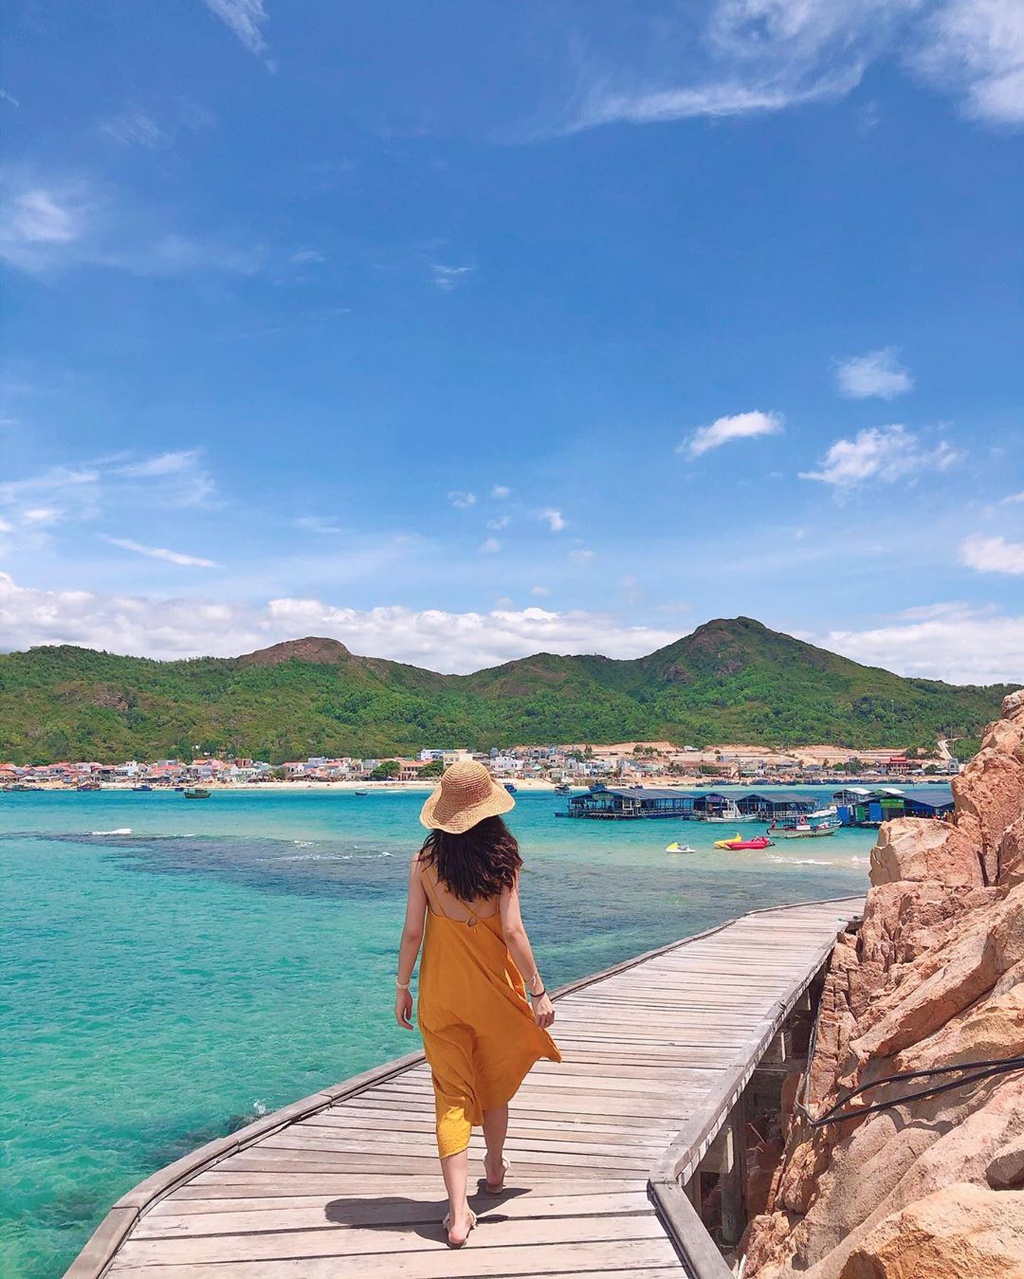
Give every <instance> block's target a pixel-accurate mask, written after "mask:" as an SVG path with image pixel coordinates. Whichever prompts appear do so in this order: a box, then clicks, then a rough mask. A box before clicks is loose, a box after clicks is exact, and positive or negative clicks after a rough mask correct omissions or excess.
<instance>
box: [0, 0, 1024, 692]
mask: <svg viewBox="0 0 1024 1279" xmlns="http://www.w3.org/2000/svg"><path fill="white" fill-rule="evenodd" d="M6 45H7V47H6V53H5V63H4V67H3V75H2V79H0V85H2V91H0V110H2V111H3V113H4V117H5V125H6V134H7V147H6V152H5V159H4V165H3V170H2V174H0V197H2V210H0V257H2V259H3V275H4V281H3V284H4V291H5V299H6V301H5V309H4V318H3V328H2V333H0V336H2V351H3V375H2V386H0V389H2V393H3V402H2V408H0V413H2V416H0V647H4V648H9V649H10V648H23V647H26V646H28V645H29V644H34V643H54V642H65V641H66V642H75V643H82V644H87V645H91V646H94V647H104V648H108V649H111V650H113V651H117V652H131V653H139V654H149V655H153V656H161V657H169V656H180V655H186V654H196V653H217V654H225V655H226V654H233V653H238V652H243V651H246V650H249V649H252V648H256V647H260V646H262V645H264V644H266V643H271V642H275V641H277V640H279V639H284V638H289V637H296V636H299V635H305V634H327V635H334V636H336V637H337V638H339V639H341V640H343V641H344V642H345V643H347V644H348V645H349V647H350V648H352V649H353V650H354V651H356V652H363V653H370V654H374V655H380V656H387V657H394V658H399V659H402V660H407V661H412V662H416V663H418V664H422V665H427V666H431V667H433V668H435V669H443V670H470V669H474V668H476V667H479V666H482V665H489V664H494V663H497V662H499V661H503V660H507V659H509V658H511V657H514V656H519V655H523V654H525V653H529V652H535V651H538V650H540V649H546V650H550V651H557V652H594V651H598V652H604V653H608V654H610V655H613V656H632V655H637V654H640V653H643V652H647V651H650V650H651V649H653V648H655V647H657V646H658V645H660V644H663V643H667V642H669V641H670V640H672V639H674V638H677V637H678V636H679V635H682V634H685V633H687V632H688V631H690V630H692V629H693V627H694V626H696V625H699V624H700V623H701V622H703V621H706V620H708V619H709V618H712V617H717V616H734V615H737V614H745V615H747V616H753V617H757V618H759V619H760V620H762V621H764V622H765V623H766V624H768V625H770V626H772V627H775V628H777V629H780V630H784V631H787V632H789V633H792V634H797V635H800V636H802V637H804V638H807V639H810V640H813V641H814V642H817V643H821V644H823V645H825V646H826V647H829V648H832V649H835V650H837V651H840V652H843V653H847V654H848V655H850V656H852V657H854V658H857V659H858V660H862V661H866V662H870V663H872V664H879V665H884V666H886V667H888V668H890V669H893V670H896V671H899V672H901V673H904V674H915V675H929V676H937V677H943V678H948V679H953V680H957V681H971V682H988V681H992V680H997V679H1020V678H1022V677H1024V607H1022V603H1024V589H1022V588H1024V457H1022V449H1024V431H1022V425H1024V423H1022V407H1021V406H1022V404H1024V358H1022V355H1024V352H1022V342H1021V337H1022V324H1021V321H1022V310H1024V308H1022V299H1024V263H1022V243H1024V240H1022V235H1021V231H1022V227H1024V217H1022V214H1024V198H1022V197H1024V167H1022V163H1021V161H1022V141H1024V10H1022V9H1021V7H1020V5H1019V3H1018V2H1017V0H801V2H800V3H799V4H794V3H792V2H791V0H712V2H711V3H696V2H692V3H691V2H689V0H687V2H679V3H669V2H667V0H662V2H659V3H655V2H654V0H639V2H638V0H632V2H631V3H629V4H626V3H621V2H616V3H612V2H611V0H578V2H570V0H566V2H564V3H554V2H541V0H533V2H531V0H524V2H523V3H518V4H514V5H510V4H508V3H504V2H502V3H497V2H493V0H478V2H477V3H474V4H471V5H469V4H465V3H460V4H455V3H444V2H438V3H434V4H431V5H422V4H412V3H386V4H383V5H378V6H374V8H373V12H372V13H371V12H370V11H369V9H368V8H367V7H366V6H341V5H337V4H334V3H329V2H328V0H289V3H287V4H285V3H284V0H182V2H181V3H180V4H176V5H163V4H158V3H156V2H155V0H94V3H91V4H90V5H88V6H82V5H80V4H73V3H70V2H67V0H53V3H49V4H47V5H45V6H44V5H41V4H39V3H38V2H37V0H12V3H11V6H10V9H9V16H8V22H7V41H6Z"/></svg>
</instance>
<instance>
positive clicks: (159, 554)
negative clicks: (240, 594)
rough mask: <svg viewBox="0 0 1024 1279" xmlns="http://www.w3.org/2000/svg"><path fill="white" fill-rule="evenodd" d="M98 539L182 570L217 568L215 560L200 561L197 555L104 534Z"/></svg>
mask: <svg viewBox="0 0 1024 1279" xmlns="http://www.w3.org/2000/svg"><path fill="white" fill-rule="evenodd" d="M100 537H101V538H102V539H103V541H104V542H109V543H110V545H111V546H119V547H121V549H122V550H124V551H134V553H135V554H136V555H145V556H147V557H148V558H149V559H151V560H165V561H166V562H167V563H168V564H178V565H180V566H181V567H182V568H217V563H216V561H215V560H204V559H200V558H199V556H197V555H185V554H183V553H182V552H181V551H169V550H168V549H167V548H166V547H165V546H143V545H142V543H141V542H133V541H132V540H131V539H130V538H127V537H108V536H107V535H106V534H105V533H101V534H100Z"/></svg>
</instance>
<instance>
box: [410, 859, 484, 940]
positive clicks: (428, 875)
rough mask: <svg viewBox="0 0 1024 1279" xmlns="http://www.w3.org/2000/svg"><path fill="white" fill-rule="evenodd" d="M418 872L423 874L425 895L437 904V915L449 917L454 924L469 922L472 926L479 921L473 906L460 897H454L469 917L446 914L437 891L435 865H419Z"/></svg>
mask: <svg viewBox="0 0 1024 1279" xmlns="http://www.w3.org/2000/svg"><path fill="white" fill-rule="evenodd" d="M420 874H421V875H422V876H423V887H424V888H425V889H426V890H427V896H428V897H429V898H430V900H431V901H432V902H434V903H435V905H436V906H437V913H438V914H439V915H443V916H444V918H445V919H450V920H451V921H452V923H454V924H469V925H471V926H472V925H475V924H479V923H480V916H479V915H478V914H477V913H476V911H475V910H474V909H473V907H472V906H470V904H469V902H466V901H463V900H462V898H461V897H458V898H456V900H457V901H458V903H459V905H460V906H462V907H463V908H464V909H465V910H467V911H468V912H469V914H470V916H471V918H469V919H459V918H458V917H457V916H455V915H449V914H448V912H447V911H446V910H445V908H444V906H443V905H442V903H441V896H440V894H439V893H438V891H437V885H438V879H437V870H436V868H435V867H433V866H431V867H427V866H422V865H421V867H420Z"/></svg>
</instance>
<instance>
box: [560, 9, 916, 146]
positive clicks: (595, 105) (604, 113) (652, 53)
mask: <svg viewBox="0 0 1024 1279" xmlns="http://www.w3.org/2000/svg"><path fill="white" fill-rule="evenodd" d="M920 3H921V0H717V3H714V4H713V5H712V6H711V9H710V14H709V16H708V18H707V20H706V21H705V22H704V23H703V25H702V26H701V25H697V24H696V23H695V22H694V20H693V19H692V18H690V16H689V15H691V14H696V13H698V12H699V10H697V9H695V8H694V7H692V6H690V7H683V6H680V7H679V8H678V10H677V13H678V14H679V15H685V16H678V17H676V18H675V19H672V18H665V19H663V20H662V21H660V22H659V23H658V24H657V27H656V44H655V41H654V40H652V42H651V46H650V47H648V48H647V49H645V50H643V51H642V52H641V54H640V55H639V56H638V57H636V58H635V62H634V66H633V68H628V67H627V68H625V69H623V67H622V62H623V61H624V60H625V59H624V58H623V57H622V54H621V52H620V51H619V50H616V55H617V56H616V63H617V65H616V66H615V67H614V68H612V67H610V66H609V61H608V60H607V59H605V60H603V61H598V62H596V64H595V60H594V58H593V57H592V56H589V57H584V58H583V69H582V72H581V74H582V77H583V81H584V87H583V92H582V94H581V95H580V98H579V104H578V106H577V108H576V110H575V113H574V115H573V117H572V118H571V120H570V122H569V123H568V125H567V126H565V128H566V131H569V132H572V131H575V130H578V129H584V128H588V127H591V126H594V125H600V124H609V123H612V122H614V121H626V122H629V123H634V124H643V123H650V122H656V121H662V120H680V119H687V118H692V117H695V116H731V115H742V114H750V113H754V112H765V111H781V110H784V109H786V108H788V107H792V106H796V105H798V104H801V103H808V102H814V101H828V100H831V99H835V98H839V97H843V96H845V95H846V94H847V93H849V92H850V91H851V90H852V89H854V88H855V87H856V86H857V85H858V84H859V83H860V80H861V78H862V76H863V73H864V70H865V68H866V66H867V65H868V64H869V62H870V61H871V60H872V59H873V58H874V57H875V56H877V54H878V53H879V52H881V51H882V50H883V49H885V48H886V46H887V45H888V44H889V42H890V41H891V39H892V36H893V33H894V31H895V30H896V29H897V28H898V27H899V25H900V23H901V22H902V21H903V20H904V19H905V18H906V17H907V15H909V14H912V13H913V12H914V11H915V10H916V9H917V8H918V7H919V4H920ZM652 26H653V24H652Z"/></svg>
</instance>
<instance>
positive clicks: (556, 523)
mask: <svg viewBox="0 0 1024 1279" xmlns="http://www.w3.org/2000/svg"><path fill="white" fill-rule="evenodd" d="M540 518H541V519H542V520H546V521H547V525H548V528H549V529H550V530H551V532H552V533H561V531H562V529H564V528H567V527H568V521H567V520H566V519H565V517H564V516H563V515H562V512H561V511H556V510H555V509H554V507H548V509H547V510H546V511H541V513H540Z"/></svg>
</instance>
